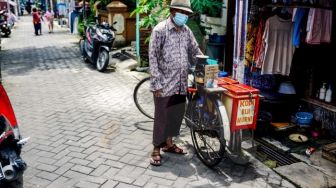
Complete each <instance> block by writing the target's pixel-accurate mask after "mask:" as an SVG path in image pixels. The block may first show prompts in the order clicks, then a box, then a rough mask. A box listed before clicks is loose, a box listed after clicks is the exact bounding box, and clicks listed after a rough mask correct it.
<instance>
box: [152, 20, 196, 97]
mask: <svg viewBox="0 0 336 188" xmlns="http://www.w3.org/2000/svg"><path fill="white" fill-rule="evenodd" d="M198 54H202V52H201V50H200V49H199V47H198V44H197V41H196V39H195V37H194V35H193V33H192V31H191V30H190V29H189V28H188V27H187V26H183V27H182V28H180V29H179V30H177V28H176V27H175V25H174V24H173V22H172V20H171V18H170V17H169V18H168V19H167V20H165V21H162V22H160V23H159V24H158V25H156V26H155V27H154V29H153V31H152V34H151V39H150V43H149V69H150V73H151V79H150V81H151V90H152V91H157V90H160V91H161V97H167V96H172V95H174V94H181V95H185V94H186V93H187V86H188V83H187V82H188V80H187V77H188V67H189V65H190V64H196V61H197V58H196V55H198Z"/></svg>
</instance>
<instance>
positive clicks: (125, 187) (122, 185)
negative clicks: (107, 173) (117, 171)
mask: <svg viewBox="0 0 336 188" xmlns="http://www.w3.org/2000/svg"><path fill="white" fill-rule="evenodd" d="M116 188H138V186H134V185H129V184H126V183H119V184H118V185H117V186H116Z"/></svg>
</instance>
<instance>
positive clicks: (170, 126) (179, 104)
mask: <svg viewBox="0 0 336 188" xmlns="http://www.w3.org/2000/svg"><path fill="white" fill-rule="evenodd" d="M185 102H186V96H185V95H173V96H170V97H154V103H155V114H154V130H153V145H154V146H156V147H159V146H163V145H164V144H165V142H166V139H167V138H168V137H174V136H178V135H180V128H181V123H182V120H183V116H184V111H185Z"/></svg>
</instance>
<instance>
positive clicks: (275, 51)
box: [261, 15, 295, 76]
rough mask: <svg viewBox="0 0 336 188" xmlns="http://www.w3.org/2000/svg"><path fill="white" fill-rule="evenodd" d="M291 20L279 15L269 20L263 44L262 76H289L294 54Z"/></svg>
mask: <svg viewBox="0 0 336 188" xmlns="http://www.w3.org/2000/svg"><path fill="white" fill-rule="evenodd" d="M292 28H293V23H292V21H291V19H288V20H284V19H282V18H280V17H279V16H277V15H274V16H272V17H270V18H268V19H267V21H266V24H265V31H264V35H263V42H264V44H265V50H264V51H265V54H264V58H263V59H264V61H263V64H262V70H261V73H262V74H282V75H287V76H288V75H289V73H290V66H291V63H292V58H293V54H294V50H295V48H294V46H293V45H292V42H291V39H292V37H291V36H292Z"/></svg>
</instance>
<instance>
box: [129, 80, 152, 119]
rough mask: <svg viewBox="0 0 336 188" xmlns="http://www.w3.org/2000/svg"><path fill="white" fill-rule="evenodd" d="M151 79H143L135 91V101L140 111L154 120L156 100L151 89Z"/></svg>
mask: <svg viewBox="0 0 336 188" xmlns="http://www.w3.org/2000/svg"><path fill="white" fill-rule="evenodd" d="M149 84H150V83H149V77H148V78H144V79H142V80H141V81H140V82H139V83H138V84H137V85H136V86H135V89H134V93H133V99H134V103H135V105H136V107H137V108H138V109H139V111H140V112H141V113H142V114H143V115H145V116H147V117H148V118H150V119H154V98H153V93H152V92H151V91H150V89H149Z"/></svg>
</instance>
